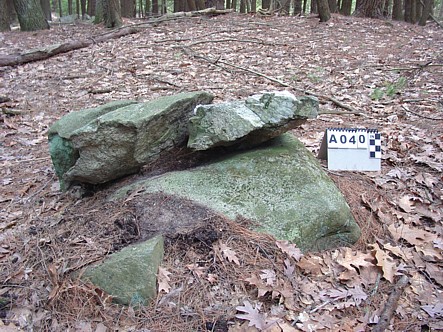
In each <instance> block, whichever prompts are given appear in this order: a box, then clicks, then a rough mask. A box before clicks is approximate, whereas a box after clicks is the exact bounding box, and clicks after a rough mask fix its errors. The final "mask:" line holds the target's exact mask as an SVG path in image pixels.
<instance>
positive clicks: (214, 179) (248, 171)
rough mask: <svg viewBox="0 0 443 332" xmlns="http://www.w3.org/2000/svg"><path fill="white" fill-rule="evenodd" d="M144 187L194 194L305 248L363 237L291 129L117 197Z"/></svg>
mask: <svg viewBox="0 0 443 332" xmlns="http://www.w3.org/2000/svg"><path fill="white" fill-rule="evenodd" d="M139 188H144V189H145V191H146V192H151V193H153V192H164V193H166V194H171V195H175V196H178V197H183V198H187V199H190V200H192V201H195V202H197V203H199V204H202V205H204V206H206V207H208V208H210V209H212V210H214V211H217V212H219V213H222V214H224V215H225V216H227V217H229V218H231V219H235V218H236V217H237V216H242V217H245V218H248V219H251V220H254V221H255V222H257V223H258V225H259V226H258V227H257V230H258V231H262V232H267V233H270V234H272V235H273V236H275V237H276V238H277V239H283V240H290V241H292V242H294V243H296V244H297V245H298V246H299V247H300V248H302V249H303V250H322V249H327V248H334V247H338V246H344V245H350V244H352V243H354V242H355V241H357V239H358V238H359V236H360V228H359V226H358V225H357V224H356V222H355V220H354V218H353V216H352V213H351V211H350V209H349V206H348V205H347V203H346V201H345V199H344V197H343V195H342V194H341V192H340V191H339V190H338V189H337V187H336V186H335V184H334V183H333V182H332V180H331V179H330V178H329V177H328V176H327V174H326V173H325V172H324V171H323V170H322V168H321V166H320V164H319V163H318V161H317V160H316V159H315V157H314V156H313V155H312V154H311V153H310V152H309V151H308V150H307V149H306V148H305V147H304V146H303V144H302V143H301V142H300V141H298V140H297V139H296V138H294V137H293V136H292V135H291V134H289V133H287V134H283V135H282V136H281V137H279V138H276V139H274V140H272V141H270V142H268V143H265V144H264V145H263V146H260V147H258V148H256V149H253V150H250V151H247V152H243V153H241V152H239V153H235V154H231V155H229V156H226V157H223V158H221V159H219V160H218V161H215V162H213V163H210V164H207V165H203V166H200V167H197V168H194V169H190V170H185V171H176V172H170V173H165V174H163V175H161V176H157V177H153V178H150V179H147V180H143V181H139V182H137V183H135V184H132V185H130V186H126V187H124V188H122V189H120V190H119V191H117V192H116V193H115V194H114V195H113V196H112V197H113V199H115V198H121V197H124V196H125V194H126V193H127V192H128V191H130V190H137V189H139ZM177 218H180V216H179V215H178V216H177Z"/></svg>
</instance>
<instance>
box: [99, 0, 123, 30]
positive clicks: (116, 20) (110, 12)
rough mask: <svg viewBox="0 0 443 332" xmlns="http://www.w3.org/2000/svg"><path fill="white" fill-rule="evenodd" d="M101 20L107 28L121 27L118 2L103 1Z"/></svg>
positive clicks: (111, 0) (113, 0) (114, 0)
mask: <svg viewBox="0 0 443 332" xmlns="http://www.w3.org/2000/svg"><path fill="white" fill-rule="evenodd" d="M103 19H104V21H105V27H107V28H119V27H121V26H122V25H123V21H122V17H121V6H120V1H119V0H103Z"/></svg>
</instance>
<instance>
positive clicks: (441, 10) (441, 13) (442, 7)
mask: <svg viewBox="0 0 443 332" xmlns="http://www.w3.org/2000/svg"><path fill="white" fill-rule="evenodd" d="M438 18H439V19H440V20H441V19H443V1H441V2H440V13H439V14H438Z"/></svg>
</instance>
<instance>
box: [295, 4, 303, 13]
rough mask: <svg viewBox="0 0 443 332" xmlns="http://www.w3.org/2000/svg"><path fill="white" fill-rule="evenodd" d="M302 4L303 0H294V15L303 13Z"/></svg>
mask: <svg viewBox="0 0 443 332" xmlns="http://www.w3.org/2000/svg"><path fill="white" fill-rule="evenodd" d="M302 5H303V2H302V0H294V15H301V13H302Z"/></svg>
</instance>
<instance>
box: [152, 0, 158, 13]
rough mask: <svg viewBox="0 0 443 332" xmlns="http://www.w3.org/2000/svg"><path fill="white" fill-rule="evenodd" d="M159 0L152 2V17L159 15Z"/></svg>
mask: <svg viewBox="0 0 443 332" xmlns="http://www.w3.org/2000/svg"><path fill="white" fill-rule="evenodd" d="M158 14H159V12H158V0H152V15H158Z"/></svg>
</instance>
